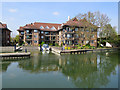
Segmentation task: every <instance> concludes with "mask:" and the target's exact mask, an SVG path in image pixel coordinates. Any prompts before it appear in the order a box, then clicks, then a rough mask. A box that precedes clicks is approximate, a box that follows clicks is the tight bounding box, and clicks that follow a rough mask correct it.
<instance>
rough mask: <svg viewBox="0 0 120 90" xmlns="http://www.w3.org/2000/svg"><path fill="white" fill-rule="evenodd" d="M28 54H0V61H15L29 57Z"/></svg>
mask: <svg viewBox="0 0 120 90" xmlns="http://www.w3.org/2000/svg"><path fill="white" fill-rule="evenodd" d="M30 55H31V54H30V52H27V53H24V52H23V53H0V58H2V59H16V58H26V57H30Z"/></svg>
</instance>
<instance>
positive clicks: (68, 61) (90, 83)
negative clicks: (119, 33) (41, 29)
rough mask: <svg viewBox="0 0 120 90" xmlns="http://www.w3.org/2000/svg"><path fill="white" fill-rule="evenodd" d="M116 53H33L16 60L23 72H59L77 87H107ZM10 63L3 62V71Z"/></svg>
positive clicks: (115, 63) (113, 73)
mask: <svg viewBox="0 0 120 90" xmlns="http://www.w3.org/2000/svg"><path fill="white" fill-rule="evenodd" d="M117 64H118V53H116V52H111V53H110V52H106V53H105V52H104V53H88V54H81V55H62V56H56V55H54V54H51V53H50V54H48V53H47V54H42V53H33V57H31V58H30V59H28V60H27V59H26V60H21V61H19V62H18V67H19V68H21V69H23V70H24V71H25V72H29V73H37V74H41V73H44V72H61V73H62V74H63V75H64V76H65V77H66V78H67V80H69V81H71V82H72V83H73V84H74V85H75V86H76V87H79V88H99V87H107V86H106V85H107V84H109V82H111V81H110V78H109V77H110V76H111V74H112V75H116V74H117V71H116V70H115V68H116V66H117ZM9 65H10V63H6V64H5V63H3V68H2V70H3V71H6V70H7V67H8V66H9Z"/></svg>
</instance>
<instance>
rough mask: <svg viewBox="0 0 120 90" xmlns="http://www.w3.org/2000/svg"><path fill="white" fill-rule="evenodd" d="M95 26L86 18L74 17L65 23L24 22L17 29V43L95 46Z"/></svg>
mask: <svg viewBox="0 0 120 90" xmlns="http://www.w3.org/2000/svg"><path fill="white" fill-rule="evenodd" d="M97 28H98V27H97V26H95V25H93V24H91V23H89V22H88V21H87V20H86V19H81V20H78V19H77V18H76V17H75V18H73V19H70V20H68V21H67V22H66V23H62V24H55V23H40V22H35V23H31V24H26V25H25V26H23V27H20V28H19V29H18V32H19V36H20V37H19V43H23V42H25V44H26V45H28V44H30V45H38V44H40V43H41V42H43V41H44V42H45V43H48V44H49V43H52V44H53V45H54V44H55V43H57V44H58V45H61V44H62V43H64V44H65V45H73V46H74V45H77V44H81V45H86V44H88V43H90V45H91V46H95V47H96V46H97Z"/></svg>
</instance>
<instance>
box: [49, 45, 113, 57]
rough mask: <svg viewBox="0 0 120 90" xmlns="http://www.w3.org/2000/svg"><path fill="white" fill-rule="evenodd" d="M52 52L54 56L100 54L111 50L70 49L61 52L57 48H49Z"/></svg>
mask: <svg viewBox="0 0 120 90" xmlns="http://www.w3.org/2000/svg"><path fill="white" fill-rule="evenodd" d="M51 49H52V52H53V53H54V54H59V55H60V54H84V53H86V52H99V51H100V52H102V51H108V50H112V49H111V48H103V49H71V50H61V49H60V48H57V47H51Z"/></svg>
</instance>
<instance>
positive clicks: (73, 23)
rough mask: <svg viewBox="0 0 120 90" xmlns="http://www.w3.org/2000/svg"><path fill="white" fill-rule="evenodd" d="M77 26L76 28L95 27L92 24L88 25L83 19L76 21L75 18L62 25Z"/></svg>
mask: <svg viewBox="0 0 120 90" xmlns="http://www.w3.org/2000/svg"><path fill="white" fill-rule="evenodd" d="M64 25H66V26H77V27H96V28H97V26H95V25H93V24H92V23H89V22H88V21H87V20H86V19H85V18H84V19H81V20H78V19H77V18H76V17H74V18H73V19H70V20H69V21H67V22H66V23H63V26H64Z"/></svg>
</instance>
